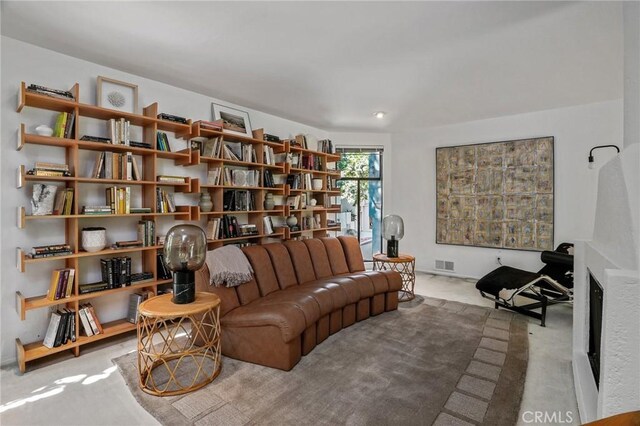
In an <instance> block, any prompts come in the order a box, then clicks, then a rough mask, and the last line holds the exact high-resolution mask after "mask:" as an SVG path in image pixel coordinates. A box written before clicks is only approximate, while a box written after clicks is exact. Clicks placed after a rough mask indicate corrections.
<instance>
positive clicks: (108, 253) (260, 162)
mask: <svg viewBox="0 0 640 426" xmlns="http://www.w3.org/2000/svg"><path fill="white" fill-rule="evenodd" d="M70 91H71V92H72V93H73V94H74V96H75V99H76V100H75V101H71V100H67V99H58V98H53V97H49V96H45V95H41V94H38V93H33V92H29V91H27V90H26V84H25V83H24V82H22V83H21V84H20V88H19V90H18V106H17V111H18V112H21V111H23V110H24V109H25V108H36V109H45V110H50V111H53V112H57V113H61V112H67V113H73V114H75V122H74V125H73V126H74V127H73V132H72V133H71V134H72V135H73V137H70V138H58V137H53V136H41V135H37V134H33V133H29V132H27V126H26V125H25V124H21V125H20V128H19V131H18V137H17V143H16V149H17V150H18V151H21V150H24V151H26V152H27V154H26V155H27V156H28V155H29V152H28V151H29V146H31V145H33V146H34V147H37V146H47V147H57V148H59V149H61V150H63V151H64V153H65V158H66V164H67V165H68V166H69V170H70V173H71V176H62V177H57V176H53V177H52V176H34V175H31V174H28V173H27V171H26V170H27V168H26V167H25V166H24V165H18V167H17V187H18V188H23V189H24V188H29V187H30V186H31V185H32V184H34V183H43V182H44V183H55V184H58V185H59V186H64V187H65V188H72V189H73V192H74V195H73V197H74V198H73V200H74V202H73V207H72V211H71V213H70V214H68V215H46V216H34V215H30V214H27V209H26V207H25V206H18V207H17V215H16V216H17V217H16V225H17V226H18V227H19V228H25V227H26V226H27V225H28V224H32V225H34V226H35V225H37V224H39V223H41V222H43V221H44V222H46V223H47V226H49V225H51V226H56V227H62V226H64V230H65V243H66V244H69V245H70V246H71V248H72V254H69V255H64V256H56V257H47V258H37V259H33V258H30V257H28V256H27V254H26V253H27V251H26V250H23V249H22V248H17V249H16V256H17V265H16V266H17V268H18V270H19V271H20V272H24V271H25V270H26V269H27V268H28V267H29V266H30V265H35V264H39V265H51V269H53V268H54V267H60V266H61V265H63V266H64V267H65V268H74V269H75V270H76V274H75V279H74V282H73V283H71V285H73V289H72V292H71V295H70V296H69V297H67V298H62V299H58V300H50V299H49V298H48V297H47V295H46V294H39V295H26V296H25V295H24V294H23V292H21V291H17V292H16V311H17V313H18V315H19V317H20V319H21V320H26V317H27V312H28V311H31V310H36V309H49V308H52V307H55V306H62V307H68V308H70V309H72V310H74V311H75V312H76V314H75V321H76V335H75V341H74V342H68V343H67V344H65V345H61V346H58V347H54V348H47V347H45V346H43V344H42V341H38V342H31V343H26V344H24V343H22V342H21V340H20V339H19V338H18V339H16V348H17V353H18V362H19V368H20V371H21V372H24V371H25V370H26V364H27V363H28V362H30V361H33V360H36V359H39V358H42V357H46V356H49V355H52V354H55V353H59V352H62V351H66V350H71V351H72V353H73V354H74V355H75V356H78V355H80V349H81V347H82V346H83V345H85V344H89V343H92V342H95V341H98V340H102V339H106V338H109V337H112V336H117V335H119V334H122V333H127V332H131V331H133V330H135V328H136V326H135V324H131V323H129V322H127V321H126V320H124V319H122V320H117V321H113V322H110V323H104V324H102V326H103V329H104V333H103V334H98V335H94V336H91V337H86V336H82V335H81V334H80V328H81V327H80V319H79V315H78V310H79V307H80V305H81V304H82V303H84V302H86V301H89V300H91V299H96V298H101V297H106V296H110V295H113V294H118V293H123V292H131V291H135V290H145V291H151V292H152V293H154V294H157V293H158V288H159V286H162V285H166V284H169V283H171V280H162V279H159V275H158V271H157V266H156V255H157V252H158V251H159V250H162V249H163V246H161V245H153V246H148V247H130V248H123V249H112V248H105V249H104V250H101V251H99V252H94V253H88V252H85V251H82V250H81V241H80V240H81V238H80V234H81V230H82V227H83V223H85V222H84V221H85V220H86V219H89V218H90V219H93V220H96V219H98V220H100V221H104V220H107V222H105V226H107V227H108V226H110V224H112V222H109V221H108V219H116V220H120V219H123V218H138V219H146V220H153V221H154V222H156V223H158V221H169V224H170V223H171V222H172V221H195V222H198V223H199V224H200V225H201V226H203V228H205V229H206V222H207V221H208V220H210V219H213V218H220V217H222V216H223V215H230V216H238V217H240V218H242V220H243V221H244V222H243V223H249V224H254V225H256V228H257V229H258V233H257V234H255V235H244V236H239V237H234V238H224V239H208V240H207V245H208V248H209V249H214V248H217V247H221V246H223V245H224V244H232V243H241V242H245V241H248V242H250V243H252V244H253V243H257V244H265V243H268V242H272V241H274V240H278V239H279V240H282V239H287V238H299V237H301V236H322V235H326V234H327V232H335V231H339V228H337V227H328V226H327V215H328V214H333V213H336V212H339V210H340V208H339V206H327V207H324V206H320V207H316V208H314V209H296V210H293V209H290V208H289V207H288V206H286V205H278V206H276V207H275V208H274V209H271V210H266V209H265V208H264V200H265V195H266V194H267V193H273V194H274V196H279V197H283V198H284V199H285V200H286V197H287V196H290V195H291V194H298V193H305V192H306V193H307V194H308V197H310V198H313V197H322V196H324V195H327V194H329V193H333V194H334V195H338V194H339V191H333V192H331V191H326V190H325V189H323V190H318V191H316V190H310V189H304V190H302V189H291V188H289V186H288V185H286V184H276V185H275V186H274V187H266V186H264V183H263V180H264V173H265V171H266V170H268V171H270V172H271V173H272V174H273V175H288V174H292V173H311V174H312V175H313V177H314V178H320V179H322V180H323V188H327V180H328V179H330V178H336V177H339V175H340V172H339V171H336V170H331V169H327V163H330V162H335V161H337V160H339V159H340V156H339V155H336V154H329V153H322V152H317V151H313V150H311V149H302V148H300V147H297V146H292V145H291V143H290V141H287V140H284V141H282V142H281V143H278V142H270V141H265V140H263V132H262V130H261V129H258V130H256V131H254V133H253V135H252V136H251V137H250V136H242V135H236V134H231V133H228V132H225V131H217V130H209V129H204V128H201V127H200V123H199V122H193V121H192V120H188V122H187V124H182V123H174V122H171V121H167V120H161V119H158V118H157V116H158V112H159V106H158V104H157V103H152V104H151V105H149V106H147V107H145V108H143V111H142V114H132V113H126V112H121V111H116V110H112V109H108V108H101V107H98V106H95V105H89V104H84V103H81V102H79V101H78V99H80V87H79V85H78V84H77V83H76V84H74V85H73V86H72V88H71V89H70ZM120 118H124V119H125V120H126V121H129V122H130V125H131V126H139V127H141V128H142V135H143V138H142V140H143V141H145V142H148V143H150V144H151V148H140V147H132V146H127V145H114V144H110V143H103V142H95V141H88V140H81V139H80V135H79V130H80V124H79V123H80V122H81V121H82V120H84V119H92V120H105V121H108V120H110V119H120ZM105 126H106V124H105ZM160 131H162V132H171V133H174V134H175V137H176V138H177V139H179V140H180V139H181V140H184V143H185V148H184V149H180V150H178V151H174V152H168V151H163V150H159V149H156V148H157V146H156V134H157V132H160ZM218 137H219V138H220V140H221V142H222V143H223V144H224V143H238V142H239V143H241V144H248V145H251V146H252V147H253V148H254V149H255V158H252V161H241V160H230V159H227V158H211V157H205V156H202V155H200V151H199V150H192V149H191V143H190V141H191V139H196V140H203V139H210V138H218ZM265 147H268V148H269V149H272V150H273V152H274V153H275V154H277V155H278V154H280V158H284V157H286V156H287V155H288V154H289V153H304V154H313V155H314V156H317V157H318V158H321V164H322V170H307V169H302V168H292V167H291V165H290V164H288V163H287V162H286V161H279V162H277V163H276V164H267V161H266V158H265ZM83 151H93V152H96V153H98V152H113V153H128V152H130V153H132V154H133V155H134V156H136V157H137V158H140V157H141V163H138V164H140V166H141V168H140V173H141V175H142V176H141V179H140V180H124V179H98V178H93V177H87V176H82V175H81V174H80V171H84V167H81V163H80V153H81V152H83ZM166 160H169V161H173V163H174V164H175V165H178V166H183V167H184V169H183V170H184V171H185V172H184V173H180V174H181V175H184V177H185V182H184V183H182V182H178V183H174V182H159V181H158V180H157V177H158V170H159V166H158V162H159V161H166ZM276 161H278V160H276ZM198 165H205V166H206V168H207V170H211V169H212V168H220V169H222V168H226V167H228V168H231V169H244V170H255V171H258V172H259V176H260V185H259V186H251V187H249V186H241V185H234V184H230V183H228V182H221V183H220V184H217V185H210V184H208V183H207V182H206V180H205V181H204V182H203V181H201V179H200V178H198V177H195V176H193V174H194V173H193V172H192V171H191V170H193V171H194V172H195V170H194V169H192V166H198ZM95 185H110V186H119V187H124V186H131V187H136V188H138V190H137V191H136V193H138V192H140V194H141V195H139V198H140V199H138V200H136V202H135V203H134V202H133V200H132V205H136V206H143V207H148V208H150V212H148V213H132V214H101V215H96V214H82V209H81V205H80V204H81V200H82V199H83V198H82V195H83V194H84V193H85V191H88V190H90V189H91V187H95ZM157 188H162V189H173V191H174V192H182V193H201V192H203V191H205V192H209V194H210V195H211V200H212V202H213V210H212V211H210V212H202V211H200V207H199V206H198V205H187V206H176V211H175V212H171V213H166V212H160V211H158V210H157V208H156V201H157V200H156V189H157ZM229 190H239V191H250V192H251V193H252V194H253V196H254V198H255V205H254V206H253V208H252V209H251V210H246V211H244V210H243V211H224V210H223V207H222V206H223V195H224V192H225V191H229ZM291 214H294V215H296V216H297V217H298V219H299V222H300V221H301V220H302V219H303V217H305V215H308V214H319V215H320V217H321V220H320V227H318V228H314V229H308V230H307V229H305V230H301V231H295V232H291V231H290V229H289V228H288V227H286V226H285V227H282V226H280V227H276V228H275V229H274V233H272V234H266V233H265V230H264V225H263V218H264V217H265V216H279V217H287V216H289V215H291ZM240 218H239V219H238V220H240ZM165 224H166V223H165ZM133 232H136V230H133V229H132V233H133ZM119 255H131V256H139V260H140V264H141V265H142V266H141V268H142V271H144V272H151V273H152V274H153V278H152V279H151V280H149V281H145V282H140V283H133V284H132V285H131V286H127V287H121V288H112V289H107V290H102V291H97V292H92V293H87V294H80V288H79V286H80V284H81V283H80V282H79V278H78V277H79V276H81V275H80V269H81V268H99V267H100V265H99V262H98V259H100V258H101V257H107V258H108V257H112V256H119ZM81 260H83V264H82V265H81V264H80V261H81ZM87 263H89V264H90V266H87V265H86V264H87ZM47 278H49V277H47ZM47 281H48V280H47ZM97 313H98V316H100V315H99V314H100V312H97Z"/></svg>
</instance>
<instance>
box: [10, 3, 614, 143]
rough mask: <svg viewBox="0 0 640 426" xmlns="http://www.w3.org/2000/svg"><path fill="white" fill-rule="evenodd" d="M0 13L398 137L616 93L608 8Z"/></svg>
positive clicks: (71, 8) (38, 6)
mask: <svg viewBox="0 0 640 426" xmlns="http://www.w3.org/2000/svg"><path fill="white" fill-rule="evenodd" d="M1 7H2V34H3V35H6V36H9V37H13V38H16V39H19V40H23V41H26V42H28V43H33V44H36V45H39V46H43V47H46V48H49V49H52V50H56V51H59V52H62V53H65V54H68V55H71V56H75V57H78V58H82V59H85V60H88V61H91V62H95V63H98V64H102V65H105V66H109V67H112V68H116V69H120V70H123V71H126V72H130V73H133V74H137V75H141V76H145V77H148V78H151V79H154V80H158V81H162V82H165V83H168V84H171V85H174V86H178V87H182V88H185V89H189V90H193V91H196V92H199V93H203V94H208V95H210V96H212V97H217V98H221V99H225V100H228V101H229V102H234V103H237V104H241V105H245V106H247V107H251V108H255V109H258V110H262V111H265V112H268V113H272V114H275V115H279V116H282V117H286V118H289V119H293V120H297V121H301V122H304V123H307V124H311V125H315V126H317V127H320V128H324V129H327V130H365V131H401V130H403V129H409V128H419V127H426V126H431V125H440V124H447V123H455V122H463V121H470V120H477V119H482V118H488V117H497V116H503V115H510V114H517V113H522V112H528V111H536V110H543V109H550V108H558V107H563V106H569V105H577V104H584V103H590V102H598V101H603V100H609V99H619V98H621V97H622V48H623V40H622V7H621V4H620V3H604V2H602V3H600V2H593V3H563V2H188V3H187V2H125V3H121V2H117V3H116V2H111V3H108V2H99V3H98V2H65V3H58V2H9V1H2V6H1ZM378 110H383V111H387V112H388V115H387V116H386V117H385V119H383V120H378V119H375V118H373V116H372V113H373V112H374V111H378Z"/></svg>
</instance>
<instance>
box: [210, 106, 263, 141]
mask: <svg viewBox="0 0 640 426" xmlns="http://www.w3.org/2000/svg"><path fill="white" fill-rule="evenodd" d="M211 112H212V114H213V120H214V121H215V120H222V122H223V131H225V132H228V133H232V134H236V135H241V136H248V137H253V133H252V131H251V121H249V113H248V112H246V111H241V110H239V109H235V108H231V107H228V106H225V105H218V104H214V103H212V104H211Z"/></svg>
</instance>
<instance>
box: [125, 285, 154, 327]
mask: <svg viewBox="0 0 640 426" xmlns="http://www.w3.org/2000/svg"><path fill="white" fill-rule="evenodd" d="M151 296H153V292H152V291H144V292H135V293H131V294H130V295H129V310H128V313H127V321H129V322H130V323H133V324H137V323H138V317H139V316H140V312H139V310H138V307H139V306H140V304H141V303H142V302H143V301H145V300H147V299H148V298H149V297H151Z"/></svg>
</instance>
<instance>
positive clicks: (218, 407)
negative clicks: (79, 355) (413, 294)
mask: <svg viewBox="0 0 640 426" xmlns="http://www.w3.org/2000/svg"><path fill="white" fill-rule="evenodd" d="M526 330H527V325H526V322H525V321H524V320H523V319H522V318H520V317H518V316H514V315H513V314H512V313H510V312H506V311H496V310H494V309H488V308H482V307H479V306H471V305H466V304H463V303H457V302H450V301H444V300H438V299H431V298H422V297H417V298H416V299H415V300H413V301H412V302H408V303H401V304H400V308H399V309H398V310H397V311H394V312H387V313H384V314H381V315H378V316H376V317H372V318H369V319H367V320H365V321H361V322H359V323H356V324H354V325H353V326H351V327H348V328H346V329H344V330H341V331H340V332H338V333H336V334H334V335H333V336H331V337H329V339H327V340H325V341H324V342H323V343H322V344H320V345H319V346H317V347H316V348H315V349H314V350H313V351H312V352H311V353H310V354H309V355H307V356H305V357H303V358H302V360H301V361H300V363H299V364H298V365H296V366H295V367H294V368H293V370H291V371H289V372H285V371H280V370H275V369H271V368H267V367H262V366H259V365H254V364H249V363H245V362H241V361H237V360H234V359H230V358H226V357H225V358H224V359H223V367H222V372H221V373H220V375H219V376H218V378H216V380H214V381H213V382H212V383H211V384H209V385H208V386H206V387H204V388H202V389H200V390H198V391H195V392H193V393H190V394H187V395H181V396H175V397H164V398H162V397H154V396H150V395H147V394H146V393H144V392H142V391H141V390H140V389H139V388H138V384H137V370H136V356H137V355H136V354H135V353H131V354H127V355H124V356H122V357H120V358H117V359H115V360H114V362H115V363H116V364H117V366H118V368H119V371H120V373H121V374H122V375H123V377H124V379H125V381H126V383H127V385H128V387H129V389H130V391H131V392H132V393H133V395H134V397H135V398H136V399H137V400H138V402H139V403H140V404H141V405H142V407H144V408H145V409H146V410H147V411H148V412H149V413H151V414H152V415H153V416H154V417H155V418H156V419H158V421H159V422H160V423H162V424H164V425H197V426H200V425H225V426H226V425H244V424H274V425H275V424H278V425H282V424H286V425H294V424H295V425H301V424H314V425H316V424H320V425H333V424H349V425H367V424H375V425H384V424H390V425H391V424H403V425H431V424H435V425H467V424H486V425H513V424H515V423H516V421H517V418H518V411H519V408H520V400H521V398H522V391H523V388H524V380H525V375H526V369H527V356H528V354H527V352H528V337H527V331H526Z"/></svg>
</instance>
